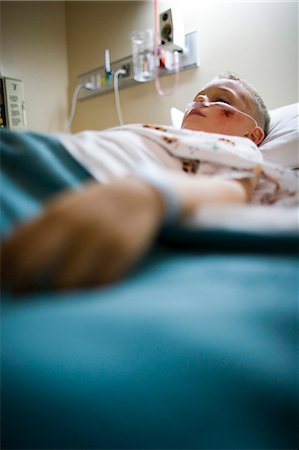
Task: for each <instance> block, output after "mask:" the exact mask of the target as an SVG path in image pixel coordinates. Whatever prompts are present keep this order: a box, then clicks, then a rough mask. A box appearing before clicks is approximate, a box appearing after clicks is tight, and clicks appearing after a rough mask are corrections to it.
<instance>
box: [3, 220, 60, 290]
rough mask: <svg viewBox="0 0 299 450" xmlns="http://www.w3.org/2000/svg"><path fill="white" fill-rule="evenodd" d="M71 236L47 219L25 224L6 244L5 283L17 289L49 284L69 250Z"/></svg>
mask: <svg viewBox="0 0 299 450" xmlns="http://www.w3.org/2000/svg"><path fill="white" fill-rule="evenodd" d="M67 246H68V235H67V234H66V233H64V232H62V230H61V229H60V227H59V226H57V227H53V226H52V223H51V221H50V222H47V220H45V219H44V218H42V219H39V220H37V221H34V222H33V223H30V224H26V225H24V226H23V227H21V228H20V229H19V230H18V231H17V232H16V233H15V234H14V236H13V237H11V238H9V239H8V240H7V241H6V242H4V243H3V246H2V250H1V261H2V265H1V266H2V267H1V283H2V285H3V287H4V288H9V289H12V290H14V291H15V292H20V291H26V290H31V289H37V288H40V287H42V286H46V285H47V284H48V280H50V279H51V278H52V274H51V272H52V273H55V271H56V270H58V267H57V262H58V261H59V260H60V259H61V256H62V255H63V253H64V252H65V251H66V248H67Z"/></svg>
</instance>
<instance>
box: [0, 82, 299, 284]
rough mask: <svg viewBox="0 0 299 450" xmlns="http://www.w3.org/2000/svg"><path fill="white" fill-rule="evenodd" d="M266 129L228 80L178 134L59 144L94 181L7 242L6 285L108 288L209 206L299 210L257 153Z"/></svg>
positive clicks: (291, 183) (211, 87)
mask: <svg viewBox="0 0 299 450" xmlns="http://www.w3.org/2000/svg"><path fill="white" fill-rule="evenodd" d="M268 126H269V113H268V112H267V109H266V107H265V105H264V103H263V101H262V100H261V98H260V97H259V96H258V94H257V93H256V91H255V90H254V89H253V88H252V87H251V86H250V85H248V84H247V83H246V82H244V81H243V80H240V79H239V78H237V77H235V76H233V75H231V74H228V75H226V76H221V77H217V78H216V79H214V80H212V81H211V82H210V83H209V84H208V85H206V86H205V87H204V88H203V89H202V90H201V91H200V92H199V93H198V94H197V95H196V97H195V99H194V102H192V103H191V104H189V105H188V106H187V110H186V113H185V116H184V119H183V123H182V129H181V130H178V129H174V128H173V127H163V126H154V125H149V124H145V125H127V126H122V127H117V128H115V129H109V130H106V131H102V132H94V131H86V132H83V133H79V134H77V135H58V136H57V139H58V140H59V141H60V142H61V143H62V144H63V146H64V148H65V149H67V150H68V152H69V153H70V154H71V155H72V156H73V157H74V158H75V159H76V160H77V161H78V162H79V163H80V164H81V165H82V166H83V167H85V168H86V169H87V170H88V171H89V172H90V173H91V175H92V176H93V177H94V178H95V180H96V181H93V182H91V183H88V184H86V185H85V186H84V188H83V189H82V190H80V191H79V192H78V191H75V192H73V191H72V192H69V191H68V192H65V193H62V194H61V195H60V196H58V197H57V198H54V199H53V200H51V202H49V203H48V205H47V206H46V208H45V210H44V212H43V213H42V214H41V215H40V216H39V217H37V218H36V219H34V220H32V221H29V222H27V223H25V224H23V225H21V226H19V227H17V228H16V229H15V230H14V232H13V233H12V234H11V235H10V236H9V238H8V239H6V241H5V242H4V244H3V246H2V247H3V248H2V262H3V264H2V272H1V277H2V281H3V283H4V285H5V286H8V287H10V288H12V289H15V290H26V289H34V288H36V287H39V288H40V287H54V288H71V287H78V286H88V285H95V284H96V285H100V284H107V283H111V282H113V281H115V280H117V279H119V278H120V277H121V276H123V275H124V274H125V273H126V272H128V270H129V269H130V268H132V267H133V266H134V265H135V264H136V263H137V262H138V261H139V260H140V259H141V257H142V256H143V255H144V254H145V252H146V251H147V249H148V248H149V247H150V245H151V243H152V242H153V240H154V238H155V236H156V234H157V232H158V230H159V229H160V227H161V225H162V224H169V223H172V222H174V221H175V220H176V219H178V218H185V217H188V216H190V215H192V213H194V212H195V211H196V210H198V208H200V207H202V206H203V205H207V204H219V205H220V204H222V205H223V204H244V203H247V202H251V203H258V204H273V203H275V204H277V203H287V202H289V203H290V202H294V201H295V200H294V199H295V195H294V194H295V191H296V180H295V179H294V178H293V173H292V172H291V171H289V172H288V171H286V170H283V169H282V168H279V167H274V166H273V165H270V164H265V163H263V158H262V155H261V152H260V151H259V149H258V145H259V144H260V143H261V142H262V140H263V138H264V136H265V135H266V134H267V130H268ZM3 137H4V139H5V134H4V136H3ZM184 172H186V173H184ZM29 255H30V256H29Z"/></svg>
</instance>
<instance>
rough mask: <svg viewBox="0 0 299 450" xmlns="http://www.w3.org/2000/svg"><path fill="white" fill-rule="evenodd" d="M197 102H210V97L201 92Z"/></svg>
mask: <svg viewBox="0 0 299 450" xmlns="http://www.w3.org/2000/svg"><path fill="white" fill-rule="evenodd" d="M196 101H197V102H209V97H208V96H207V95H206V94H200V95H198V96H197V98H196Z"/></svg>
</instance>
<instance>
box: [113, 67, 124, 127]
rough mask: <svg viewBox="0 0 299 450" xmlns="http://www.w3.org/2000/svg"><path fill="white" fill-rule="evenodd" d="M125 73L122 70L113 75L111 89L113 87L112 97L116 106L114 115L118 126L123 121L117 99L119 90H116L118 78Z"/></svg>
mask: <svg viewBox="0 0 299 450" xmlns="http://www.w3.org/2000/svg"><path fill="white" fill-rule="evenodd" d="M126 73H127V72H126V71H125V70H124V69H119V70H117V71H116V72H114V75H113V87H114V96H115V106H116V113H117V118H118V123H119V125H123V124H124V119H123V115H122V111H121V106H120V99H119V89H118V77H119V76H120V75H125V74H126Z"/></svg>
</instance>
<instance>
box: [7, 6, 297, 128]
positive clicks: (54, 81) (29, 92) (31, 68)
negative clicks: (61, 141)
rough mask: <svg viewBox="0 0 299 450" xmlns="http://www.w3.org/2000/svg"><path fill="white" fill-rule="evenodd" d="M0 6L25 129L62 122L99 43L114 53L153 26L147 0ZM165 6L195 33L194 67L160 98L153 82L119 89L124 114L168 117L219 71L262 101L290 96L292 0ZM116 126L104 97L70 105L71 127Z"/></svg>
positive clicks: (293, 77) (293, 87)
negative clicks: (21, 92) (73, 110)
mask: <svg viewBox="0 0 299 450" xmlns="http://www.w3.org/2000/svg"><path fill="white" fill-rule="evenodd" d="M0 5H1V8H0V20H1V40H0V70H1V73H2V75H4V76H9V77H14V78H20V79H22V80H23V81H24V85H25V100H26V105H27V116H28V123H29V128H30V129H33V130H39V131H56V130H62V129H63V128H64V125H65V122H66V117H67V111H68V105H67V103H70V99H71V93H72V91H73V89H74V87H75V85H76V82H77V76H78V75H79V74H81V73H84V72H86V71H88V70H91V69H93V68H95V67H98V66H100V65H101V64H103V63H104V49H105V48H106V47H109V48H110V50H111V55H112V59H113V60H116V59H119V58H121V57H123V56H127V55H128V54H130V53H131V48H130V41H129V38H128V36H129V33H130V32H131V31H133V30H134V29H136V28H147V27H153V24H154V4H153V1H152V0H151V1H126V0H124V1H119V2H115V1H108V2H107V1H106V2H101V1H99V2H97V1H93V2H84V1H75V2H70V1H66V2H65V3H64V2H56V1H53V2H38V1H37V2H14V1H12V2H1V3H0ZM169 6H179V7H180V9H181V13H182V15H183V18H184V23H185V29H186V32H190V31H193V30H198V34H199V56H200V67H199V68H197V69H192V70H189V71H185V72H183V73H182V74H181V79H180V86H179V89H178V90H177V92H176V93H175V95H173V96H170V97H164V98H162V97H160V96H159V95H158V94H157V92H156V90H155V87H154V83H153V82H152V83H147V84H143V85H138V86H134V87H131V88H128V89H125V90H121V91H120V95H121V104H122V108H123V114H124V119H125V121H127V122H141V121H142V122H150V121H151V122H158V123H159V122H160V123H169V120H170V118H169V109H170V107H171V106H177V107H178V108H181V109H182V108H184V105H185V104H186V103H187V102H188V101H189V100H190V99H191V98H192V97H193V96H194V94H195V92H196V91H197V90H198V89H199V88H200V87H201V86H202V85H203V84H205V83H206V82H207V81H208V80H209V79H211V78H212V77H213V76H215V75H216V74H218V73H220V72H223V71H226V70H232V71H234V72H236V73H237V74H239V75H240V76H241V77H244V78H245V79H246V80H248V81H249V82H251V83H252V84H253V85H254V86H255V87H256V88H257V89H258V91H259V92H260V94H261V96H262V97H263V98H264V100H265V102H266V104H267V105H268V107H269V108H275V107H277V106H280V105H284V104H288V103H293V102H296V101H298V2H286V1H281V2H277V1H272V2H263V1H256V2H249V1H237V2H233V1H230V2H226V1H217V2H216V1H213V0H206V1H204V0H176V1H174V0H173V1H161V0H160V1H159V10H160V11H164V10H166V9H167V8H168V7H169ZM66 34H67V39H66ZM1 47H2V53H1ZM172 82H173V76H170V77H166V78H164V79H163V80H162V85H163V86H166V87H168V86H169V85H171V84H172ZM67 94H68V98H67ZM116 124H117V117H116V112H115V105H114V97H113V95H112V94H107V95H104V96H101V97H99V96H98V97H95V98H92V99H89V100H86V101H84V102H80V103H79V104H78V109H77V114H76V116H75V120H74V127H73V129H74V131H76V130H80V129H86V128H90V129H102V128H107V127H110V126H115V125H116Z"/></svg>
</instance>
